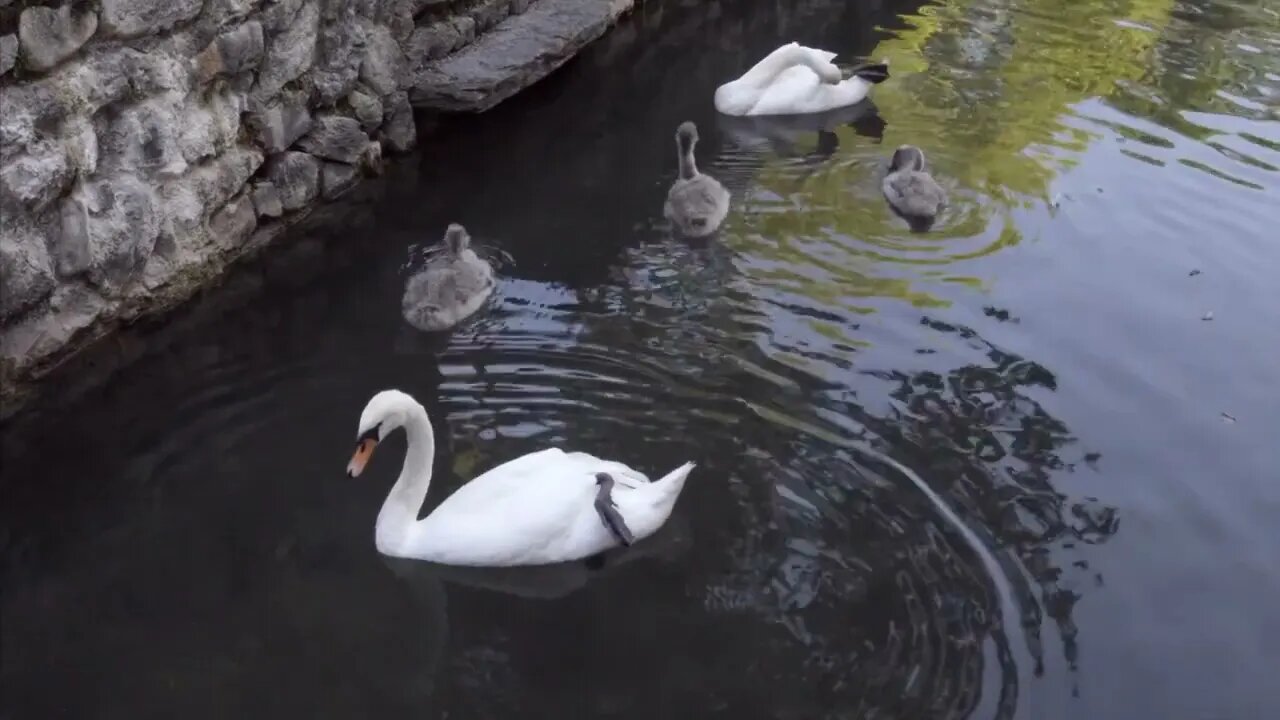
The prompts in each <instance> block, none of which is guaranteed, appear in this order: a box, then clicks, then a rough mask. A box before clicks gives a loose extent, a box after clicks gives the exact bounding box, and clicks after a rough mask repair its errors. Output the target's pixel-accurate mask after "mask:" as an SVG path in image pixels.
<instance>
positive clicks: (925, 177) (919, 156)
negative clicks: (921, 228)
mask: <svg viewBox="0 0 1280 720" xmlns="http://www.w3.org/2000/svg"><path fill="white" fill-rule="evenodd" d="M882 188H883V190H884V197H885V199H886V200H888V201H889V204H890V205H892V206H893V209H894V210H897V211H898V212H899V213H900V214H902V215H903V216H905V217H907V218H908V219H916V220H929V221H932V220H933V218H934V217H935V216H936V215H937V214H938V212H940V211H941V210H942V208H943V207H944V206H945V205H946V204H947V193H946V191H945V190H943V189H942V186H941V185H939V184H938V183H937V181H935V180H934V179H933V176H932V175H930V174H929V173H928V171H926V170H925V161H924V153H923V152H922V151H921V150H920V148H917V147H914V146H911V145H903V146H902V147H899V148H898V149H897V150H895V151H894V152H893V159H892V160H890V161H889V174H888V175H886V176H885V178H884V182H883V183H882Z"/></svg>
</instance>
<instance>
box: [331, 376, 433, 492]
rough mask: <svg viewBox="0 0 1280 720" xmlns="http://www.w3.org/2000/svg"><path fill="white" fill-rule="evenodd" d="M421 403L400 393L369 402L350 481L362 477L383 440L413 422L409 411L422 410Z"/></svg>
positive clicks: (378, 396)
mask: <svg viewBox="0 0 1280 720" xmlns="http://www.w3.org/2000/svg"><path fill="white" fill-rule="evenodd" d="M421 407H422V406H421V405H419V404H418V401H417V400H414V399H413V398H412V397H410V396H409V395H408V394H407V393H403V392H401V391H399V390H383V391H382V392H379V393H378V394H376V395H374V396H373V397H372V398H370V399H369V403H368V404H367V405H365V406H364V412H362V413H360V425H359V426H358V428H357V430H356V451H355V454H353V455H352V456H351V462H349V463H347V477H358V476H359V475H360V473H362V472H364V466H365V465H366V464H368V462H369V458H371V457H373V451H374V449H376V448H377V447H378V443H380V442H382V440H383V438H385V437H386V436H387V435H390V434H391V432H392V431H393V430H395V429H396V428H399V427H403V426H404V424H405V423H406V422H408V419H409V411H410V410H412V409H414V408H421Z"/></svg>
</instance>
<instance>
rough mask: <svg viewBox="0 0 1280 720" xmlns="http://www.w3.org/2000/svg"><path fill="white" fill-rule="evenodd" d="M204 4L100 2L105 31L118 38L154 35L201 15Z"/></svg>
mask: <svg viewBox="0 0 1280 720" xmlns="http://www.w3.org/2000/svg"><path fill="white" fill-rule="evenodd" d="M203 4H204V1H203V0H101V7H102V9H101V16H102V17H101V20H102V29H103V30H104V31H105V32H107V33H109V34H111V35H115V36H118V37H136V36H138V35H152V34H156V33H159V32H161V31H163V30H167V29H169V28H171V27H173V26H174V25H177V24H178V23H181V22H186V21H188V20H191V19H193V18H195V16H197V15H199V14H200V8H201V7H202V6H203Z"/></svg>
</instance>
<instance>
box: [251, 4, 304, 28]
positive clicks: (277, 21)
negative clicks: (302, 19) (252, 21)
mask: <svg viewBox="0 0 1280 720" xmlns="http://www.w3.org/2000/svg"><path fill="white" fill-rule="evenodd" d="M304 2H306V0H268V2H267V5H266V7H264V8H263V9H262V13H261V16H260V17H261V20H262V27H263V29H264V30H266V31H267V34H268V35H274V34H276V33H278V32H280V31H281V30H284V29H285V28H287V27H289V26H290V25H292V24H293V21H294V18H296V17H297V16H298V8H301V7H302V4H303V3H304Z"/></svg>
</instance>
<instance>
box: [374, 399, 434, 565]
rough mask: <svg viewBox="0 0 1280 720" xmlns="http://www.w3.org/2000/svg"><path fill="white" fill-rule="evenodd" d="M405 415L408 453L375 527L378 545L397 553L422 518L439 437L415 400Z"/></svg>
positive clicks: (425, 413)
mask: <svg viewBox="0 0 1280 720" xmlns="http://www.w3.org/2000/svg"><path fill="white" fill-rule="evenodd" d="M405 415H406V417H407V419H406V420H405V423H404V431H405V434H406V435H407V436H408V438H409V449H408V451H407V452H405V455H404V467H402V468H400V478H399V479H397V480H396V484H395V485H394V486H392V488H391V492H390V493H388V494H387V499H386V500H385V501H384V502H383V503H382V510H381V511H379V512H378V524H377V528H376V530H375V540H376V542H377V545H378V549H379V550H382V551H384V552H388V554H395V553H394V549H395V548H396V547H397V546H399V545H400V544H401V543H402V542H403V540H404V538H405V537H406V536H407V535H408V533H409V531H410V530H411V529H412V528H413V527H414V525H416V524H417V522H418V511H419V510H421V509H422V501H423V500H425V499H426V497H427V488H428V487H430V485H431V463H432V462H433V461H434V460H435V455H436V440H435V436H434V434H433V433H432V430H431V421H430V420H429V419H428V418H427V411H426V410H424V409H423V407H422V406H421V405H419V404H417V403H413V404H412V406H411V407H408V408H405Z"/></svg>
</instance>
